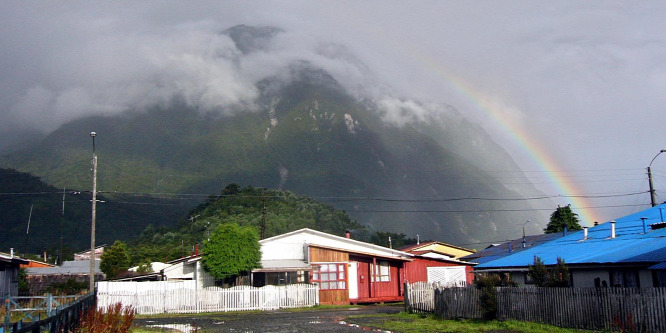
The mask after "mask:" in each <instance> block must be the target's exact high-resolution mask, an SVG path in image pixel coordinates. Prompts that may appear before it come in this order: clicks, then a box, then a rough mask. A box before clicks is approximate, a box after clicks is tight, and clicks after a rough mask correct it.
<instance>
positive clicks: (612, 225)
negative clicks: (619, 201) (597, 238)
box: [610, 221, 615, 238]
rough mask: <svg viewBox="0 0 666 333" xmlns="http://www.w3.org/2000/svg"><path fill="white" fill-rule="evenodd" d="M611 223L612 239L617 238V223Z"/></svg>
mask: <svg viewBox="0 0 666 333" xmlns="http://www.w3.org/2000/svg"><path fill="white" fill-rule="evenodd" d="M610 223H611V236H610V238H615V221H610Z"/></svg>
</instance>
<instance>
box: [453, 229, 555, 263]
mask: <svg viewBox="0 0 666 333" xmlns="http://www.w3.org/2000/svg"><path fill="white" fill-rule="evenodd" d="M560 237H562V234H561V233H553V234H541V235H531V236H525V247H523V238H522V237H521V238H518V239H514V240H510V241H507V242H505V243H501V244H493V245H491V246H488V247H487V248H485V249H483V250H481V251H479V252H477V253H472V254H470V255H466V256H464V257H461V258H458V259H460V260H465V261H473V262H476V263H479V264H482V263H485V262H489V261H492V260H497V259H499V258H503V257H506V256H509V255H512V254H515V253H518V252H520V251H524V250H527V249H529V248H531V247H534V246H537V245H540V244H543V243H546V242H550V241H552V240H554V239H557V238H560Z"/></svg>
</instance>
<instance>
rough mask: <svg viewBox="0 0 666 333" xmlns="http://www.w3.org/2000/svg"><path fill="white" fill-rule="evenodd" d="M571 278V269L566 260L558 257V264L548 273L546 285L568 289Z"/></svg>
mask: <svg viewBox="0 0 666 333" xmlns="http://www.w3.org/2000/svg"><path fill="white" fill-rule="evenodd" d="M569 278H570V276H569V267H567V265H566V263H565V262H564V259H562V258H560V257H558V258H557V264H556V265H555V267H553V269H552V270H551V271H550V272H549V273H548V281H547V282H546V285H547V286H549V287H568V286H569Z"/></svg>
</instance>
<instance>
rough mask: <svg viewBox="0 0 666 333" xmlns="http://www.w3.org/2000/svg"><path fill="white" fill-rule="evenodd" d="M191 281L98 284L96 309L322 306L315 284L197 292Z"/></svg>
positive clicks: (183, 310) (184, 310)
mask: <svg viewBox="0 0 666 333" xmlns="http://www.w3.org/2000/svg"><path fill="white" fill-rule="evenodd" d="M188 282H192V281H179V282H168V281H159V282H98V284H97V307H98V308H105V307H107V306H108V305H111V304H115V303H118V302H120V303H122V304H123V305H132V307H134V309H135V310H136V313H137V314H158V313H200V312H224V311H245V310H275V309H281V308H300V307H310V306H315V305H318V304H319V287H318V286H316V285H312V284H292V285H286V286H265V287H261V288H255V287H250V286H239V287H233V288H228V289H224V288H218V287H208V288H203V289H197V288H194V284H193V283H188Z"/></svg>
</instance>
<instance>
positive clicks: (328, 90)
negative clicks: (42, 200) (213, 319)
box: [0, 26, 554, 247]
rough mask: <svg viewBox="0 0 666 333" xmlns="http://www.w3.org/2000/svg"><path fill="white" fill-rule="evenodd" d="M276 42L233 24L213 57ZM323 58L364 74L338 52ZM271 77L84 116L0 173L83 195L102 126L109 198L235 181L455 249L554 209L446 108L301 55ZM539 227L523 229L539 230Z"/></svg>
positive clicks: (517, 230)
mask: <svg viewBox="0 0 666 333" xmlns="http://www.w3.org/2000/svg"><path fill="white" fill-rule="evenodd" d="M281 33H282V30H280V29H278V28H272V27H248V26H236V27H233V28H231V29H228V30H225V31H224V32H223V33H222V35H225V36H228V37H229V38H230V39H231V40H232V41H233V43H234V44H235V52H227V53H224V54H220V55H218V56H219V57H222V58H224V59H225V60H224V61H229V63H231V64H236V65H237V66H244V65H243V64H245V65H247V63H248V62H251V63H252V64H259V63H261V64H263V66H267V67H270V66H271V63H270V57H268V56H267V53H266V52H267V50H268V49H270V48H271V47H272V43H273V42H274V39H275V38H278V37H277V36H279V35H280V34H281ZM319 51H320V52H321V54H323V55H325V56H326V57H328V58H330V59H341V58H344V59H346V60H345V61H346V62H348V63H354V64H355V66H354V69H355V70H358V71H360V72H362V71H363V65H362V64H358V63H357V62H356V60H355V59H354V58H353V56H352V55H351V54H350V53H349V52H348V51H347V50H345V49H344V47H341V46H338V45H327V46H325V47H322V48H321V49H320V50H319ZM257 58H261V59H263V62H258V61H257ZM278 67H279V66H278ZM240 72H243V71H239V72H238V73H240ZM265 73H269V75H264V76H262V75H258V76H255V77H250V78H240V79H239V78H236V79H237V80H239V81H242V82H244V85H243V89H242V92H240V91H239V92H238V94H236V95H234V94H233V91H219V90H214V89H204V88H202V90H198V88H196V87H190V86H187V87H185V88H183V89H182V90H179V91H177V92H176V93H173V94H170V95H169V98H164V99H161V100H159V101H155V102H154V103H152V104H150V105H142V104H141V103H138V104H132V105H131V106H128V107H127V109H126V110H125V111H124V112H120V113H119V112H113V113H107V114H102V115H97V116H82V117H78V118H77V119H75V120H73V121H70V122H67V123H65V124H64V125H62V126H60V127H59V128H57V129H56V130H54V131H52V132H51V133H50V134H48V136H47V137H46V138H45V139H44V140H42V141H40V142H38V143H37V144H34V145H30V146H29V147H28V148H25V149H20V150H18V151H14V152H11V153H9V154H6V155H5V156H3V157H2V158H1V159H0V164H1V165H2V166H3V167H11V168H15V169H17V170H20V171H24V172H30V173H31V174H34V175H37V176H39V177H40V178H41V179H42V180H44V181H46V182H47V183H49V184H51V185H54V186H56V187H63V186H66V187H69V188H77V189H87V188H89V187H90V182H91V180H90V159H91V152H92V149H91V148H92V147H91V142H90V138H89V137H88V133H89V132H90V131H96V132H97V134H98V136H97V138H96V152H97V154H98V156H99V171H98V175H99V179H98V189H100V191H102V192H103V193H109V194H113V193H116V194H123V195H130V194H132V193H137V194H141V195H152V196H153V197H157V198H159V197H164V198H168V199H169V200H174V199H178V200H180V201H183V202H191V204H192V205H195V204H196V203H197V202H201V200H202V195H205V194H216V193H219V192H220V191H221V189H222V188H224V187H225V186H226V185H227V184H230V183H237V184H240V185H241V186H248V185H251V186H256V187H265V188H274V189H284V190H289V191H292V192H295V193H298V194H304V195H307V196H310V197H313V198H314V199H316V200H319V201H321V202H324V203H327V204H330V205H332V206H334V207H336V208H338V209H343V210H345V211H346V212H347V213H348V214H349V215H350V216H351V217H352V218H353V219H355V220H357V221H358V222H359V223H361V224H364V225H368V226H369V227H371V228H373V229H376V230H382V231H391V232H399V233H405V234H406V235H408V236H410V237H413V236H415V235H417V234H418V235H420V237H421V239H436V240H441V241H445V242H449V243H453V244H477V243H488V242H492V241H499V240H503V239H510V238H517V237H519V236H520V235H521V233H522V230H521V228H522V227H521V224H522V222H524V216H525V212H529V216H531V217H533V216H535V215H536V216H542V217H543V216H546V215H547V214H548V213H549V212H548V211H545V212H544V211H535V210H534V209H535V208H537V207H536V205H537V203H535V202H534V201H533V200H532V201H530V200H525V199H526V198H531V197H534V196H539V195H540V193H539V192H538V191H537V190H536V189H535V188H534V187H533V186H532V185H531V184H526V183H509V182H506V181H505V180H504V179H502V178H499V177H498V176H497V174H496V173H493V172H492V171H493V170H502V171H505V172H514V173H515V172H519V171H520V170H519V168H518V167H517V166H516V164H515V163H514V162H513V161H512V160H511V158H510V156H509V155H508V154H507V153H506V152H505V151H504V150H503V149H502V147H500V146H499V145H498V144H496V143H495V142H493V140H492V139H491V138H490V137H489V136H488V134H487V133H485V132H484V131H483V129H482V128H481V127H479V126H476V125H474V124H472V123H470V122H469V121H468V120H466V118H464V117H463V116H462V115H461V114H460V113H459V112H458V111H457V110H456V109H455V108H454V107H452V106H450V105H440V104H438V105H434V104H428V103H424V102H418V101H414V100H410V99H406V98H401V97H395V96H392V95H390V94H387V95H383V96H382V97H381V98H377V96H376V95H375V96H374V97H373V95H368V94H364V93H361V91H360V90H355V89H354V85H353V84H349V83H348V82H341V81H340V80H339V79H338V78H336V77H335V76H334V75H333V74H332V73H331V72H330V70H329V69H327V68H325V66H321V65H320V64H318V63H317V62H316V61H312V59H298V58H297V57H294V58H293V59H292V60H291V61H289V62H288V65H287V66H284V67H279V68H277V69H272V70H266V71H265ZM212 74H214V73H210V72H207V73H206V74H205V77H206V78H207V79H210V80H212V81H206V82H202V83H201V84H202V86H206V84H208V85H211V84H215V81H214V78H212ZM222 74H223V73H220V75H222ZM338 77H339V78H342V77H340V76H338ZM227 79H228V78H225V77H219V80H227ZM248 82H253V84H252V85H249V84H248ZM187 83H192V82H190V81H187ZM208 88H210V86H208ZM367 89H370V88H367ZM370 90H373V91H375V92H376V91H379V90H381V89H374V88H372V89H370ZM193 91H196V92H197V93H193ZM218 93H219V94H220V96H218V95H216V94H218ZM234 96H236V97H234ZM220 99H223V100H226V102H219V100H220ZM538 206H539V207H543V206H544V203H543V202H538ZM545 206H547V203H545ZM145 209H147V210H150V209H160V208H159V207H151V206H146V207H145ZM553 209H554V207H553ZM541 221H543V222H542V223H543V224H545V222H546V218H543V219H541ZM127 227H128V228H132V227H131V223H128V226H127ZM539 227H540V226H537V225H536V224H534V225H527V226H526V228H528V231H532V232H538V231H539V229H538V228H539ZM541 227H542V226H541ZM530 229H531V230H530ZM109 232H111V233H113V231H112V230H110V231H109ZM136 232H137V233H140V232H141V230H136ZM469 247H474V245H469Z"/></svg>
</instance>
